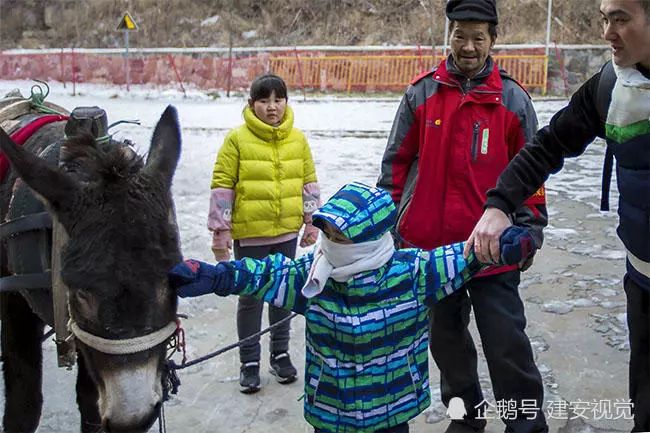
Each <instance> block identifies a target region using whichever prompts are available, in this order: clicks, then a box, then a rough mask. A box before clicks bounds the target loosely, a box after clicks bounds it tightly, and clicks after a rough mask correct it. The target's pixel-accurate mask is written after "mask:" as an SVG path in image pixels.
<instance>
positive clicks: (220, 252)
mask: <svg viewBox="0 0 650 433" xmlns="http://www.w3.org/2000/svg"><path fill="white" fill-rule="evenodd" d="M212 252H213V253H214V259H215V260H216V261H218V262H227V261H230V249H229V248H212Z"/></svg>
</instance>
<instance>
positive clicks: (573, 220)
mask: <svg viewBox="0 0 650 433" xmlns="http://www.w3.org/2000/svg"><path fill="white" fill-rule="evenodd" d="M31 84H32V83H29V82H7V81H0V95H4V94H5V93H6V92H7V91H9V90H11V89H14V88H19V89H20V90H21V91H22V93H23V94H24V95H26V94H29V88H30V87H31ZM51 85H52V93H51V95H50V96H49V97H48V100H50V101H52V102H54V103H57V104H59V105H61V106H64V107H66V108H68V109H72V108H73V107H75V106H89V105H97V106H100V107H102V108H104V109H105V110H106V112H107V113H108V117H109V123H112V122H115V121H118V120H122V119H139V120H140V121H141V122H142V125H141V126H136V125H120V126H118V127H116V130H118V131H119V132H118V133H117V136H118V137H124V138H130V139H131V140H133V141H134V142H136V144H137V147H138V150H139V151H140V152H141V153H142V152H146V150H147V148H148V143H149V139H150V137H151V133H152V128H153V126H154V125H155V123H156V121H157V119H158V117H159V116H160V114H161V113H162V111H163V110H164V108H165V106H166V105H167V104H173V105H175V106H176V108H177V109H178V112H179V116H180V123H181V126H182V128H183V153H182V157H181V161H180V164H179V167H178V171H177V173H176V176H175V178H174V187H173V192H174V197H175V201H176V210H177V214H178V223H179V227H180V231H181V239H182V248H183V253H184V255H185V256H186V257H192V258H197V259H202V260H212V258H211V252H210V249H209V245H210V236H209V233H208V231H207V229H206V224H205V223H206V216H207V210H208V193H209V182H210V175H211V170H212V165H213V163H214V158H215V156H216V153H217V151H218V149H219V147H220V145H221V143H222V141H223V138H224V136H225V134H226V132H227V131H228V129H229V128H231V127H234V126H236V125H238V124H240V123H241V122H242V118H241V110H242V108H243V106H244V104H245V98H244V97H243V96H241V95H240V96H237V97H233V98H230V99H227V98H225V97H220V98H217V99H212V98H210V97H208V96H206V95H204V94H202V93H200V92H193V91H190V92H188V95H189V97H188V98H183V96H182V94H180V93H179V92H177V91H173V90H163V89H153V88H142V87H132V89H131V92H129V93H127V92H126V91H125V89H124V88H115V87H104V86H98V85H92V86H91V85H78V86H77V93H78V94H77V96H71V88H70V86H68V87H67V88H63V86H62V85H60V84H57V83H53V84H51ZM289 102H290V104H291V105H292V107H293V109H294V111H295V125H296V126H297V127H298V128H300V129H302V130H303V131H304V132H305V133H306V135H307V137H308V139H309V142H310V144H311V148H312V152H313V155H314V159H315V162H316V169H317V172H318V176H319V181H320V184H321V188H322V190H323V194H324V198H327V197H329V196H330V195H331V194H332V193H333V192H335V191H336V190H337V189H338V188H339V187H340V186H341V185H342V184H344V183H346V182H349V181H352V180H359V181H363V182H367V183H371V184H372V183H374V182H375V180H376V178H377V175H378V170H379V163H380V160H381V156H382V153H383V150H384V147H385V144H386V138H387V135H388V132H389V130H390V127H391V124H392V121H393V116H394V113H395V111H396V109H397V106H398V103H399V98H398V97H395V98H386V99H370V98H369V99H363V98H356V99H348V98H336V97H320V98H318V99H314V98H308V99H307V101H303V98H302V95H300V94H291V95H290V101H289ZM565 104H566V101H563V100H559V101H558V100H540V101H535V107H536V110H537V112H538V116H539V118H540V124H541V125H543V124H546V123H547V122H548V120H549V119H550V116H551V115H552V114H553V113H555V112H556V111H557V110H558V109H559V108H561V107H562V106H563V105H565ZM603 148H604V145H603V143H602V142H597V143H596V144H594V145H592V146H591V147H590V148H589V149H588V151H587V153H586V155H585V156H583V157H582V158H579V159H575V160H571V161H568V162H567V163H566V167H565V169H564V170H563V171H562V172H561V173H560V174H558V175H556V176H554V177H552V178H551V179H550V181H549V182H548V184H547V191H548V201H549V210H550V216H551V221H550V224H549V228H548V229H547V231H546V245H545V247H544V249H543V250H542V252H541V253H540V254H539V255H538V257H537V259H536V264H535V265H534V266H533V268H531V269H530V270H529V271H528V272H526V273H525V274H524V277H523V279H522V285H521V296H522V299H524V300H525V303H526V308H527V314H528V319H529V324H528V334H529V336H530V338H531V341H532V343H533V347H534V351H535V354H536V357H537V362H538V366H539V368H540V371H541V373H542V376H543V377H544V382H545V387H546V390H547V393H546V394H547V399H548V402H547V405H548V411H547V415H548V418H549V423H550V424H551V431H553V432H555V431H561V432H565V433H566V432H594V431H603V432H605V431H606V432H613V431H624V430H628V431H629V429H630V427H631V421H630V420H629V419H626V417H625V416H624V414H623V415H621V413H618V412H616V413H615V412H614V411H613V409H612V410H610V412H603V411H602V410H601V411H597V410H596V406H595V404H596V403H595V402H599V401H605V402H607V401H609V402H610V404H611V406H612V407H613V406H615V402H621V401H623V400H625V399H626V398H627V389H626V383H627V357H628V353H629V352H628V350H629V348H628V346H627V330H626V325H625V303H624V301H625V297H624V295H623V293H622V287H621V277H622V275H623V272H624V253H623V252H622V249H621V246H620V243H619V241H618V239H617V238H616V234H615V225H616V216H615V212H609V213H600V212H599V211H598V206H599V202H600V201H599V198H600V173H601V167H602V159H603V153H604V152H603ZM611 203H612V205H613V208H614V210H615V208H616V193H612V197H611ZM235 303H236V299H235V298H226V299H222V298H217V297H216V296H206V297H203V298H199V299H194V300H181V301H180V308H179V309H180V311H181V312H183V313H186V314H188V315H189V316H190V317H189V318H188V319H187V320H185V321H184V326H185V328H186V333H187V340H188V350H189V352H188V356H189V358H190V359H191V358H194V357H196V356H199V355H202V354H204V353H206V352H208V351H210V350H214V349H216V348H220V347H222V346H224V345H226V344H229V343H231V342H233V341H235V340H236V331H235V319H234V317H235V316H234V311H235V309H234V307H235ZM292 326H293V330H292V342H291V352H292V357H293V359H294V361H295V363H296V365H297V366H298V367H299V368H302V366H303V359H302V358H303V356H304V344H303V337H302V335H303V330H304V322H303V319H302V318H297V319H295V320H294V321H293V325H292ZM475 340H476V341H480V340H479V338H478V337H476V339H475ZM266 342H267V339H266V338H264V339H263V340H262V346H263V360H262V366H263V378H262V381H263V389H262V391H261V392H260V393H258V394H256V395H253V396H245V395H243V394H240V393H239V392H238V373H239V364H238V357H237V352H236V351H232V352H230V353H228V354H225V355H223V356H221V357H219V358H216V359H215V360H213V361H210V362H207V363H205V364H202V365H200V366H197V367H194V368H192V369H189V371H183V372H181V380H182V381H183V384H182V385H181V388H180V392H179V395H178V396H177V397H175V398H174V399H173V400H172V401H171V402H169V403H168V404H167V405H166V418H167V430H168V431H169V432H185V431H193V432H195V433H203V432H206V433H207V432H216V431H221V432H262V431H265V432H267V431H271V432H286V433H298V432H308V431H311V430H310V429H309V428H308V426H307V425H306V423H305V422H304V420H303V419H302V401H297V400H298V399H299V398H300V397H301V395H302V381H301V380H300V381H298V382H297V383H295V384H292V385H288V386H282V385H279V384H277V383H275V382H274V381H273V380H272V378H271V377H270V375H269V374H268V373H267V372H266V368H267V364H266V362H267V360H268V352H265V351H266V350H267V347H266V346H267V344H266ZM46 351H47V355H46V368H47V375H46V378H45V385H44V398H45V405H44V411H43V418H42V422H41V427H40V428H39V432H41V433H45V432H47V433H50V432H72V431H78V415H77V411H76V405H75V403H74V385H73V383H74V374H73V372H67V371H64V370H61V369H57V368H56V367H55V356H54V355H55V352H54V346H53V344H52V343H48V344H46ZM431 364H433V362H432V363H431ZM480 377H481V380H482V383H483V384H484V388H485V392H486V398H487V399H488V401H490V400H489V399H490V398H492V399H493V397H491V396H492V394H491V391H490V390H489V388H490V385H489V383H490V381H489V374H488V372H487V368H486V366H485V363H484V362H481V366H480ZM431 383H432V392H433V399H434V403H433V405H432V407H431V408H430V410H429V411H427V413H426V414H425V415H422V416H420V417H418V418H417V419H416V420H415V421H414V422H413V423H412V428H411V431H412V432H416V433H418V432H428V433H437V432H442V431H444V428H445V427H446V424H447V423H446V421H445V420H444V418H445V415H444V410H445V408H444V407H443V406H442V405H441V403H440V401H439V391H438V372H437V370H436V369H435V367H434V366H433V365H432V366H431ZM1 398H2V397H1V396H0V400H1ZM558 401H564V402H568V403H572V405H573V406H574V407H576V408H581V407H584V406H585V404H587V403H584V402H591V403H589V405H590V406H589V407H590V408H591V409H590V410H588V411H587V412H584V411H583V412H581V414H579V415H576V416H567V415H566V414H564V416H561V414H557V413H553V412H552V411H553V408H554V407H556V406H555V405H554V402H558ZM581 402H582V403H581ZM492 403H493V404H494V403H495V402H494V401H492ZM3 404H4V402H3V401H1V402H0V408H1V407H2V406H3ZM618 404H620V403H618ZM601 406H602V404H601ZM576 413H577V412H576ZM574 415H575V414H574ZM569 418H573V419H569ZM558 429H559V430H558ZM502 430H503V425H502V424H501V423H500V422H499V421H498V420H490V421H489V424H488V431H489V432H497V431H502ZM153 431H158V430H157V427H154V428H152V432H153Z"/></svg>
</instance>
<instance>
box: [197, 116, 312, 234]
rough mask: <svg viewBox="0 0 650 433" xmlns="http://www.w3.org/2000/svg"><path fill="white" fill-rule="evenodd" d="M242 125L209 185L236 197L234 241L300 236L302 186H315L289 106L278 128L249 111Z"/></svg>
mask: <svg viewBox="0 0 650 433" xmlns="http://www.w3.org/2000/svg"><path fill="white" fill-rule="evenodd" d="M244 120H245V121H246V123H245V124H243V125H242V126H240V127H238V128H235V129H233V130H231V131H230V132H229V133H228V135H227V136H226V139H225V141H224V143H223V146H222V147H221V149H220V150H219V154H218V156H217V162H216V163H215V165H214V171H213V173H212V183H211V185H210V187H211V188H212V189H214V188H229V189H233V190H234V191H235V202H234V205H233V211H232V238H233V239H245V238H253V237H272V236H279V235H282V234H285V233H292V232H298V231H299V230H300V227H301V226H302V224H303V199H302V193H303V185H305V184H307V183H311V182H316V181H317V180H316V169H315V167H314V160H313V159H312V156H311V150H310V149H309V144H308V143H307V139H306V138H305V136H304V134H303V133H302V131H300V130H298V129H296V128H294V127H293V111H292V110H291V107H289V106H287V108H286V111H285V113H284V117H283V118H282V122H281V123H280V125H279V126H277V127H274V126H271V125H268V124H266V123H264V122H262V121H261V120H260V119H259V118H257V116H255V113H254V112H253V110H251V108H250V107H248V106H247V107H246V108H245V109H244Z"/></svg>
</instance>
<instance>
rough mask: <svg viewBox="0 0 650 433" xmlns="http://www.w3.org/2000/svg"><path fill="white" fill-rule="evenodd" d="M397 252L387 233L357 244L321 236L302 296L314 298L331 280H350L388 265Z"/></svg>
mask: <svg viewBox="0 0 650 433" xmlns="http://www.w3.org/2000/svg"><path fill="white" fill-rule="evenodd" d="M394 253H395V245H394V244H393V237H392V236H391V234H390V233H385V234H384V236H382V237H381V238H379V239H378V240H376V241H368V242H360V243H358V244H339V243H337V242H332V241H330V240H329V239H327V237H325V236H324V235H323V234H322V233H321V235H320V240H319V242H318V244H316V248H315V249H314V263H312V265H311V269H310V270H309V275H308V276H307V282H306V283H305V285H304V286H303V288H302V294H303V295H304V296H305V297H306V298H312V297H314V296H316V295H318V294H319V293H320V292H322V291H323V288H324V287H325V283H326V282H327V280H328V279H329V278H332V279H334V280H335V281H339V282H345V281H348V280H349V279H350V278H352V277H353V276H354V275H357V274H360V273H361V272H364V271H370V270H373V269H377V268H379V267H381V266H383V265H385V264H386V263H388V261H389V260H390V259H391V258H392V257H393V254H394Z"/></svg>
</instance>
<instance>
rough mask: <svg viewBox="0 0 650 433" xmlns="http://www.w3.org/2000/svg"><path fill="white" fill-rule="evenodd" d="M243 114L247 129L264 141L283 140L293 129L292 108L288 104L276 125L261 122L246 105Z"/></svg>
mask: <svg viewBox="0 0 650 433" xmlns="http://www.w3.org/2000/svg"><path fill="white" fill-rule="evenodd" d="M243 115H244V121H245V122H246V126H247V127H248V129H250V130H251V132H252V133H253V134H255V135H256V136H258V137H259V138H261V139H262V140H264V141H271V140H273V139H276V140H284V139H285V138H287V137H288V136H289V133H290V132H291V130H292V129H293V110H292V109H291V107H289V106H288V105H287V108H286V109H285V110H284V116H283V117H282V122H280V124H279V125H278V126H271V125H269V124H268V123H264V122H262V121H261V120H260V119H259V118H258V117H257V116H256V115H255V113H254V112H253V110H252V109H251V107H250V106H248V105H247V106H246V107H245V108H244V113H243Z"/></svg>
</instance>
